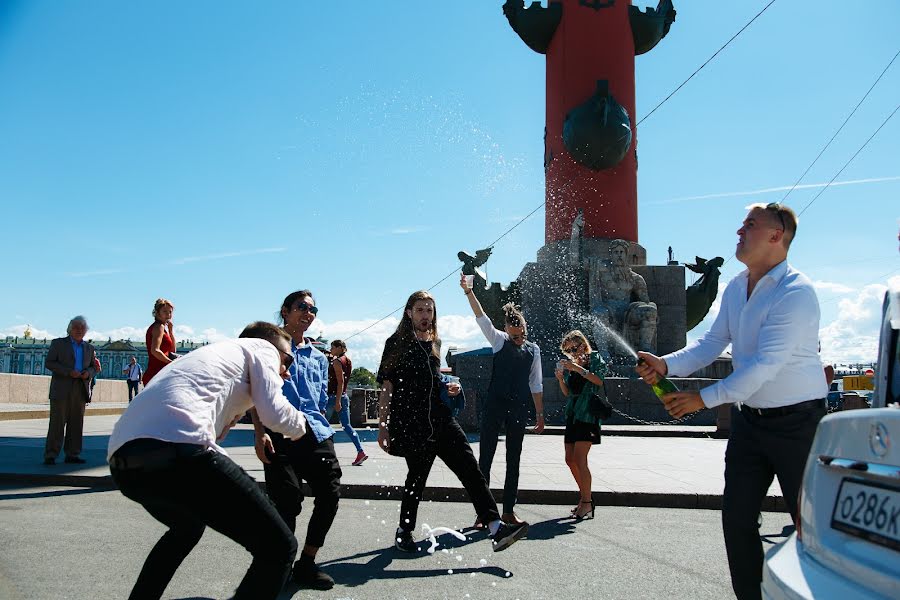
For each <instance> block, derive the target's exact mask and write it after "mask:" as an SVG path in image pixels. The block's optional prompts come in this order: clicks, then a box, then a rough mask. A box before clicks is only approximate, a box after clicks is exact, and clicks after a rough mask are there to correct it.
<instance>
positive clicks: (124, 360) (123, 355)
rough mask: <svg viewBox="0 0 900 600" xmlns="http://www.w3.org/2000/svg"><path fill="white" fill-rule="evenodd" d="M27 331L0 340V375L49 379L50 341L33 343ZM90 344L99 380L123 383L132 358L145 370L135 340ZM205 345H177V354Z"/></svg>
mask: <svg viewBox="0 0 900 600" xmlns="http://www.w3.org/2000/svg"><path fill="white" fill-rule="evenodd" d="M29 334H30V332H29V331H28V330H26V331H25V335H24V336H22V337H7V338H5V339H3V340H0V373H19V374H22V375H50V371H47V370H46V369H45V368H44V361H45V360H46V359H47V351H48V350H49V349H50V341H51V340H50V339H41V340H38V339H35V338H33V337H31V335H29ZM88 342H90V343H91V344H93V346H94V348H95V350H96V352H97V358H98V359H100V365H101V367H102V368H103V370H102V372H101V373H100V377H99V378H98V379H125V377H126V374H125V373H123V372H122V370H123V369H125V367H126V366H128V363H129V362H130V360H131V357H132V356H134V357H135V358H136V359H137V361H138V363H140V365H141V367H142V368H143V369H144V370H146V369H147V344H146V343H144V342H136V341H134V340H116V341H113V340H107V341H105V342H103V341H98V340H91V339H89V340H88ZM207 343H208V342H200V343H197V342H193V341H190V340H188V341H179V342H178V343H177V348H176V350H175V351H176V352H177V353H178V354H187V353H188V352H190V351H191V350H195V349H196V348H200V347H201V346H205V345H206V344H207Z"/></svg>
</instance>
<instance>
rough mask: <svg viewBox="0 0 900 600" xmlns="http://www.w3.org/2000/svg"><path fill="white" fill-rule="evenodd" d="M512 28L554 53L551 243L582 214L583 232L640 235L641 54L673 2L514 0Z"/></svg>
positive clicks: (548, 164)
mask: <svg viewBox="0 0 900 600" xmlns="http://www.w3.org/2000/svg"><path fill="white" fill-rule="evenodd" d="M503 12H504V14H505V15H506V17H507V19H508V20H509V22H510V25H511V26H512V28H513V30H515V31H516V33H518V34H519V36H520V37H521V38H522V40H523V41H524V42H525V43H526V44H527V45H528V46H529V47H530V48H531V49H533V50H535V51H536V52H540V53H543V54H546V56H547V75H546V77H547V116H546V119H547V120H546V129H545V136H546V137H545V143H544V166H545V170H546V206H545V211H546V225H545V238H546V239H545V243H547V244H551V243H552V242H555V241H559V240H568V239H569V237H570V234H571V227H572V220H573V219H574V218H575V216H576V214H577V212H578V210H579V209H583V210H584V230H583V236H584V237H585V238H606V239H615V238H622V239H626V240H629V241H631V242H637V241H638V231H637V157H636V147H637V131H636V125H635V123H636V119H635V97H634V96H635V94H634V57H635V55H636V54H642V53H644V52H647V51H648V50H650V49H651V48H653V46H655V45H656V44H657V43H658V42H659V40H661V39H662V38H663V37H664V36H665V34H666V33H667V32H668V29H669V26H670V25H671V23H672V21H674V19H675V10H674V9H673V8H672V3H671V1H670V0H661V1H660V3H659V5H658V6H657V8H656V10H654V9H647V11H646V12H641V11H640V10H639V9H636V8H634V7H632V6H631V2H630V1H629V0H561V1H557V2H551V3H550V4H549V5H548V6H547V7H546V8H543V7H541V6H540V4H539V3H537V2H534V3H533V4H532V5H531V6H530V7H529V8H527V9H526V8H525V7H524V2H523V1H522V0H507V2H506V4H504V6H503Z"/></svg>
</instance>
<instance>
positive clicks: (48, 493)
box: [0, 485, 109, 502]
mask: <svg viewBox="0 0 900 600" xmlns="http://www.w3.org/2000/svg"><path fill="white" fill-rule="evenodd" d="M40 487H41V488H46V487H47V486H45V485H42V486H40ZM16 488H17V489H22V486H21V485H17V486H16ZM106 491H109V490H104V489H101V488H96V487H92V488H66V489H59V490H46V489H44V490H42V491H34V492H16V493H14V494H6V493H4V492H3V489H2V488H0V502H2V501H3V500H32V499H35V498H54V497H57V496H77V495H79V494H93V493H95V492H106Z"/></svg>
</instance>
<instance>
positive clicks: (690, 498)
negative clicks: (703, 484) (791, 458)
mask: <svg viewBox="0 0 900 600" xmlns="http://www.w3.org/2000/svg"><path fill="white" fill-rule="evenodd" d="M0 483H18V484H26V485H29V486H39V485H58V486H66V487H88V488H94V489H96V490H101V491H105V490H114V489H116V485H115V484H114V483H113V480H112V476H110V475H103V476H87V475H62V474H60V475H55V474H51V473H47V474H36V473H0ZM258 483H259V486H260V487H261V488H262V489H265V487H266V484H265V483H264V482H262V481H260V482H258ZM303 494H304V495H305V496H307V497H312V496H313V495H314V494H313V493H312V490H311V489H310V488H309V486H308V485H307V484H305V483H304V484H303ZM491 494H492V495H493V496H494V499H495V500H496V501H497V502H498V503H499V502H501V501H502V499H503V490H502V489H497V488H491ZM577 495H578V492H577V491H576V490H574V489H573V490H519V493H518V503H519V504H553V505H569V504H572V499H573V498H574V497H576V496H577ZM402 496H403V494H402V490H401V486H383V485H375V484H344V485H342V486H341V497H342V498H350V499H354V500H398V501H399V500H401V498H402ZM593 497H594V503H595V504H596V506H622V507H632V508H685V509H700V510H721V508H722V495H721V494H675V493H659V492H594V493H593ZM422 500H426V501H431V502H469V495H468V494H467V493H466V491H465V490H464V489H462V488H451V487H426V488H425V492H424V494H422ZM761 510H763V511H766V512H787V506H786V505H785V503H784V499H783V498H782V497H781V496H767V497H766V498H765V500H764V501H763V504H762V507H761Z"/></svg>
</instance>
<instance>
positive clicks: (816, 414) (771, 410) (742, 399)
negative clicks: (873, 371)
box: [637, 203, 828, 599]
mask: <svg viewBox="0 0 900 600" xmlns="http://www.w3.org/2000/svg"><path fill="white" fill-rule="evenodd" d="M748 208H749V209H750V212H749V213H748V214H747V217H746V218H745V219H744V223H743V225H741V227H740V229H738V231H737V234H738V244H737V249H736V250H735V257H736V258H737V259H738V260H739V261H741V262H742V263H744V264H745V265H746V266H747V269H746V270H745V271H744V272H742V273H740V274H739V275H737V276H736V277H735V278H734V279H732V280H731V281H730V282H729V284H728V286H727V287H726V288H725V291H724V293H723V294H722V304H721V308H720V310H719V314H718V316H717V317H716V320H715V322H714V323H713V325H712V327H711V328H710V330H709V331H708V332H707V333H706V334H704V335H703V337H701V338H700V339H699V340H697V341H695V342H693V343H692V344H690V345H688V346H687V347H686V348H684V349H683V350H679V351H677V352H673V353H671V354H667V355H666V356H663V357H657V356H654V355H652V354H649V353H644V352H640V353H638V355H639V356H640V357H641V358H643V359H644V363H643V364H641V365H639V366H638V367H637V371H638V374H640V375H641V377H643V378H644V380H645V381H647V382H651V383H652V382H654V381H656V378H657V377H658V376H660V375H662V376H665V375H666V374H670V375H674V376H682V377H684V376H687V375H690V374H691V373H693V372H694V371H696V370H697V369H699V368H701V367H703V366H705V365H708V364H709V363H711V362H712V361H714V360H715V359H716V358H717V357H718V356H719V354H720V353H721V352H722V351H723V350H725V348H726V346H728V344H729V343H730V344H731V347H732V364H733V366H734V372H733V373H732V374H731V375H729V376H728V377H726V378H725V379H722V380H721V381H719V382H718V383H715V384H713V385H711V386H709V387H707V388H704V389H703V390H701V391H700V392H675V393H672V394H666V395H665V396H664V397H663V402H664V404H665V406H666V409H667V410H668V411H669V414H671V415H672V416H673V417H675V418H679V417H682V416H684V415H686V414H689V413H691V412H694V411H697V410H701V409H703V408H712V407H715V406H719V405H720V404H726V403H730V404H732V405H733V406H732V409H731V410H732V412H731V435H730V437H729V439H728V448H727V450H726V452H725V492H724V495H723V500H722V529H723V531H724V534H725V548H726V550H727V552H728V566H729V569H730V570H731V585H732V587H733V588H734V592H735V594H736V595H737V597H738V598H739V599H744V598H760V596H761V592H760V582H761V581H762V564H763V550H762V544H761V542H760V540H759V531H758V524H757V518H758V514H759V510H760V506H761V504H762V501H763V499H764V498H765V497H766V493H767V491H768V489H769V486H770V485H771V484H772V479H773V477H774V476H777V477H778V483H779V484H780V485H781V490H782V493H783V495H784V501H785V503H786V504H787V506H788V509H789V510H790V512H791V516H792V517H794V520H795V521H796V519H797V495H798V493H799V492H800V485H801V483H802V479H803V469H804V467H805V465H806V460H807V456H808V454H809V450H810V447H811V446H812V441H813V437H814V436H815V432H816V426H817V425H818V423H819V420H820V419H821V418H822V417H823V416H824V415H825V396H826V394H827V392H828V386H827V385H826V383H825V378H824V377H823V376H822V373H823V370H822V363H821V361H820V360H819V354H818V337H819V302H818V299H817V298H816V293H815V289H814V288H813V285H812V282H811V281H810V280H809V278H807V277H806V276H805V275H803V274H802V273H800V272H799V271H797V270H796V269H794V268H793V267H791V266H790V265H789V264H788V263H787V253H788V248H789V247H790V244H791V241H792V240H793V238H794V235H795V234H796V231H797V217H796V215H795V214H794V211H793V210H791V209H790V208H788V207H787V206H784V205H781V204H777V203H771V204H754V205H752V206H750V207H748Z"/></svg>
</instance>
